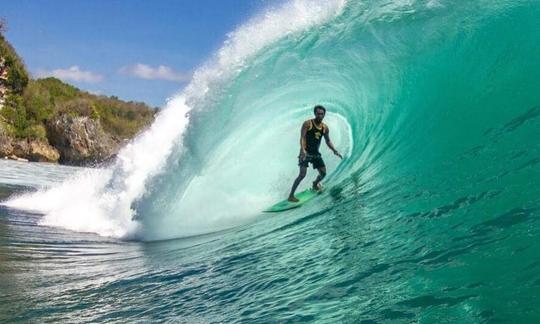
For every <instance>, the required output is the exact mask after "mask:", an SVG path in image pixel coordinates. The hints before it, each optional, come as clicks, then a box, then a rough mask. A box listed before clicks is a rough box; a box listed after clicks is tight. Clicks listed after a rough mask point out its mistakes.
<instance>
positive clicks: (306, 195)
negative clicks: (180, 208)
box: [264, 189, 321, 213]
mask: <svg viewBox="0 0 540 324" xmlns="http://www.w3.org/2000/svg"><path fill="white" fill-rule="evenodd" d="M320 193H321V192H320V191H316V190H313V189H306V190H304V191H302V192H299V193H297V194H295V195H294V196H295V197H296V198H298V200H299V201H298V202H290V201H288V200H287V199H285V200H283V201H280V202H278V203H277V204H275V205H273V206H272V207H269V208H268V209H265V210H264V212H265V213H277V212H282V211H286V210H289V209H293V208H298V207H300V206H302V205H303V204H305V203H306V202H307V201H309V200H311V199H313V198H314V197H316V196H317V195H319V194H320Z"/></svg>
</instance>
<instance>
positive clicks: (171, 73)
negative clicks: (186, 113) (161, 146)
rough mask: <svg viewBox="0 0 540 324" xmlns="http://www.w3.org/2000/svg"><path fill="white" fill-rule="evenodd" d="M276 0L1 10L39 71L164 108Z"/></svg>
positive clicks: (2, 4)
mask: <svg viewBox="0 0 540 324" xmlns="http://www.w3.org/2000/svg"><path fill="white" fill-rule="evenodd" d="M276 2H278V1H277V0H228V1H225V0H224V1H220V0H192V1H188V0H157V1H143V0H129V1H127V0H123V1H120V0H92V1H90V0H85V1H82V0H81V1H68V0H34V1H27V0H17V1H11V0H0V8H1V9H0V17H3V18H5V19H6V21H7V25H8V30H7V33H6V38H7V39H8V41H9V42H10V43H11V44H12V45H13V46H14V47H15V49H16V51H17V52H18V54H19V55H20V56H21V57H22V58H23V60H24V62H25V64H26V66H27V68H28V69H29V70H30V72H31V73H32V74H33V75H34V76H36V77H40V76H48V75H54V76H57V77H60V78H61V79H63V80H64V81H66V82H68V83H70V84H73V85H75V86H77V87H79V88H80V89H83V90H87V91H90V92H94V93H100V94H104V95H115V96H118V97H119V98H121V99H125V100H135V101H144V102H146V103H148V104H150V105H152V106H157V107H160V106H163V105H164V103H165V100H166V98H167V97H170V96H171V95H173V94H175V93H177V92H178V91H179V90H181V89H182V88H183V87H184V86H185V85H186V82H187V81H188V80H189V76H190V73H191V72H192V71H193V70H194V69H195V68H196V67H197V66H199V65H200V64H202V63H203V62H204V61H206V59H208V57H210V56H211V55H212V53H213V52H214V51H216V50H217V49H219V47H220V46H221V44H222V42H223V41H224V40H225V37H226V34H227V33H228V32H231V31H233V30H234V29H235V27H237V26H238V25H240V24H242V23H243V22H245V21H246V20H247V19H248V18H250V17H251V16H253V15H254V14H255V13H257V12H259V11H260V10H262V9H263V8H265V7H267V6H269V5H271V4H275V3H276Z"/></svg>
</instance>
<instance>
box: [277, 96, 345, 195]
mask: <svg viewBox="0 0 540 324" xmlns="http://www.w3.org/2000/svg"><path fill="white" fill-rule="evenodd" d="M313 114H314V115H315V118H314V119H309V120H306V121H305V122H304V124H302V129H301V132H300V133H301V135H300V155H299V156H298V166H299V167H300V174H298V177H296V179H295V180H294V183H293V185H292V188H291V193H290V194H289V198H288V199H287V200H288V201H290V202H298V201H299V200H298V199H297V198H296V197H295V196H294V192H295V191H296V188H297V187H298V185H299V184H300V182H302V180H303V179H304V177H305V176H306V172H307V168H308V166H309V163H311V164H312V166H313V169H317V170H318V171H319V175H318V176H317V178H316V179H315V181H313V187H312V188H313V190H317V191H320V190H321V189H322V187H321V183H320V182H321V180H322V179H323V178H324V177H325V176H326V165H325V164H324V161H323V159H322V157H321V153H319V147H320V146H321V138H322V137H324V141H325V142H326V145H328V147H329V148H330V149H331V150H332V152H334V154H335V155H337V156H338V157H339V158H340V159H342V158H343V157H342V156H341V154H339V152H338V151H337V150H336V149H335V147H334V144H332V141H331V140H330V135H329V133H330V130H329V129H328V126H327V125H326V124H325V123H323V119H324V115H326V108H324V107H323V106H320V105H317V106H315V107H314V108H313Z"/></svg>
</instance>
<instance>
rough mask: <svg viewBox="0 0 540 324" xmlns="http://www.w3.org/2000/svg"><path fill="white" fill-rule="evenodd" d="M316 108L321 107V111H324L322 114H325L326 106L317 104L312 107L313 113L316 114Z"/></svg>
mask: <svg viewBox="0 0 540 324" xmlns="http://www.w3.org/2000/svg"><path fill="white" fill-rule="evenodd" d="M317 109H322V111H324V114H325V115H326V108H324V107H323V106H321V105H317V106H315V107H313V114H317Z"/></svg>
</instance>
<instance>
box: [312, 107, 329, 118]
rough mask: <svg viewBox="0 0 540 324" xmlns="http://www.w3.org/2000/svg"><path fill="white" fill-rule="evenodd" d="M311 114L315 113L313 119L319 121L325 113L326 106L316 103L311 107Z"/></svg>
mask: <svg viewBox="0 0 540 324" xmlns="http://www.w3.org/2000/svg"><path fill="white" fill-rule="evenodd" d="M313 114H314V115H315V120H316V121H317V122H321V121H322V120H323V118H324V115H326V108H324V107H323V106H321V105H317V106H315V107H314V108H313Z"/></svg>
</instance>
